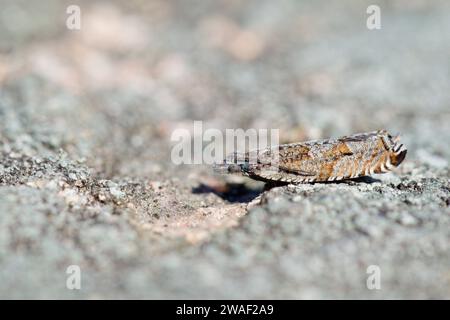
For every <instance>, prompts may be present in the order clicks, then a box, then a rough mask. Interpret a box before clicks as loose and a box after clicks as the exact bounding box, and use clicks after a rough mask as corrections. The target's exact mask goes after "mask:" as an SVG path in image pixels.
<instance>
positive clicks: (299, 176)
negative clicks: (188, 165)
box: [215, 130, 407, 183]
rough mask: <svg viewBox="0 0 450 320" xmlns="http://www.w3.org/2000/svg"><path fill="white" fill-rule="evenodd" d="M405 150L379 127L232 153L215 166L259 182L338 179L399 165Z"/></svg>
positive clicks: (397, 137)
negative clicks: (339, 136) (356, 132)
mask: <svg viewBox="0 0 450 320" xmlns="http://www.w3.org/2000/svg"><path fill="white" fill-rule="evenodd" d="M406 152H407V150H406V148H404V146H403V144H400V137H399V136H395V137H393V136H392V135H390V134H389V133H388V132H387V131H386V130H379V131H373V132H367V133H358V134H353V135H350V136H344V137H341V138H337V139H325V140H314V141H307V142H298V143H291V144H284V145H279V146H276V147H270V148H267V149H262V150H254V151H249V152H246V153H232V154H231V155H229V156H227V158H226V159H225V160H224V161H223V163H220V164H216V165H215V169H216V171H219V172H225V173H241V174H243V175H246V176H248V177H250V178H253V179H255V180H262V181H280V182H287V183H308V182H326V181H339V180H344V179H353V178H358V177H363V176H370V175H372V174H374V173H385V172H389V171H391V170H392V169H394V168H395V167H397V166H398V165H400V163H401V162H402V161H403V160H404V159H405V156H406Z"/></svg>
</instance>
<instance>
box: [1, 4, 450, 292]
mask: <svg viewBox="0 0 450 320" xmlns="http://www.w3.org/2000/svg"><path fill="white" fill-rule="evenodd" d="M371 4H376V5H378V6H380V8H381V29H379V30H369V29H368V28H367V27H366V20H367V18H368V16H369V15H368V14H367V13H366V9H367V7H368V6H369V5H371ZM69 5H78V6H79V7H80V9H81V29H80V30H69V29H68V28H67V27H66V20H67V18H68V17H69V14H67V13H66V9H67V7H68V6H69ZM449 56H450V3H448V1H432V2H430V1H425V0H423V1H422V0H408V1H406V0H396V1H377V2H376V3H374V1H356V0H355V1H350V0H346V1H294V0H282V1H265V0H264V1H238V0H216V1H203V0H202V1H200V0H199V1H181V0H180V1H165V0H164V1H163V0H152V1H137V0H136V1H133V0H130V1H126V2H125V1H51V0H43V1H21V0H19V1H8V0H1V1H0V152H1V153H0V154H1V157H2V158H1V161H0V214H1V217H0V228H1V230H0V234H1V236H0V253H1V258H0V283H2V286H1V289H0V296H1V297H3V298H11V297H13V298H14V297H27V298H49V297H51V298H55V297H56V298H60V297H63V298H352V297H357V298H360V297H367V298H372V297H374V298H386V297H391V298H392V297H393V298H405V297H413V298H417V297H419V298H420V297H422V298H423V297H447V298H448V297H449V296H450V295H449V292H450V285H449V281H450V267H449V266H450V256H449V254H448V252H449V250H448V249H449V248H448V243H449V241H448V240H449V233H448V230H449V229H448V226H449V225H450V224H449V213H450V212H449V210H448V204H449V203H450V201H449V193H450V187H449V166H448V161H449V160H450V151H449V148H448V145H449V142H450V126H448V123H449V121H450V90H449V88H450V59H449ZM194 120H202V121H203V122H204V127H205V128H218V129H221V130H224V129H226V128H243V129H248V128H256V129H258V128H269V129H270V128H272V129H279V130H280V139H281V142H282V143H287V142H297V141H302V140H308V139H318V138H328V137H332V136H333V137H337V136H341V135H347V134H352V133H356V132H365V131H372V130H378V129H388V130H389V131H390V132H392V133H401V134H402V139H403V141H404V143H405V144H406V146H407V147H408V157H407V161H405V163H404V165H402V167H401V168H400V170H399V171H398V172H397V173H394V174H392V175H388V177H387V178H383V179H386V180H382V182H381V183H376V184H375V185H364V186H351V185H350V186H347V185H335V186H332V187H330V188H331V189H325V187H324V186H323V185H322V186H306V187H304V188H306V189H301V190H300V191H299V190H297V189H296V190H291V189H282V190H281V191H274V192H272V193H269V194H267V197H266V198H267V199H269V200H267V199H266V200H265V202H262V203H259V204H257V205H256V208H253V207H252V209H251V210H250V208H248V203H249V202H250V201H251V200H252V199H257V198H255V197H256V196H257V195H259V194H260V193H261V188H262V186H261V184H257V183H254V182H252V181H248V180H245V179H240V178H238V180H236V179H237V178H229V177H217V176H214V175H213V173H212V172H211V170H210V168H208V167H203V166H189V165H185V166H175V165H174V164H173V163H172V162H171V160H170V150H171V141H170V136H171V134H172V132H173V130H175V129H178V128H185V129H188V130H190V131H192V130H193V121H194ZM402 177H406V178H402ZM230 179H231V180H230ZM405 179H406V180H405ZM383 183H386V184H388V186H389V187H388V189H386V190H387V191H383V190H384V189H382V187H381V186H382V185H383ZM230 185H231V186H232V187H230ZM301 188H303V187H301ZM334 188H335V189H334ZM377 188H378V189H377ZM277 192H279V193H277ZM334 192H335V193H336V196H335V197H333V195H330V194H333V193H334ZM264 195H265V194H264ZM327 196H328V197H332V198H327ZM299 197H300V198H299ZM248 210H250V211H248ZM252 210H253V211H252ZM308 212H310V213H311V212H312V213H311V215H308ZM314 212H315V213H314ZM405 217H406V218H405ZM369 226H370V227H369ZM373 228H375V229H376V230H375V229H373ZM374 230H375V231H374ZM419 238H420V239H422V240H421V242H416V241H418V239H419ZM411 242H412V244H411ZM337 243H339V245H337ZM407 248H409V249H411V250H412V251H411V252H409V251H408V250H409V249H407ZM405 250H406V251H405ZM72 264H76V265H80V267H81V270H82V275H83V289H82V290H74V291H71V290H68V289H67V288H66V287H65V279H66V273H65V270H66V267H67V266H68V265H72ZM369 264H380V265H383V266H384V269H383V268H382V270H383V271H382V272H384V275H385V279H386V283H387V285H386V286H385V287H384V288H387V289H386V290H384V291H383V290H381V291H379V292H374V291H370V290H368V289H367V288H366V286H365V283H366V282H365V279H366V273H365V270H366V269H365V268H366V267H367V265H369ZM429 264H431V265H429Z"/></svg>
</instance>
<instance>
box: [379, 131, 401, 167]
mask: <svg viewBox="0 0 450 320" xmlns="http://www.w3.org/2000/svg"><path fill="white" fill-rule="evenodd" d="M379 135H380V139H381V141H382V142H383V145H384V147H385V149H386V150H387V151H388V152H389V158H390V162H391V164H393V165H394V166H396V167H397V166H398V165H399V164H400V163H402V161H403V160H404V159H405V157H406V153H407V150H406V148H405V146H404V145H403V144H401V143H400V135H399V134H397V135H395V136H392V135H391V134H390V133H388V132H387V131H386V130H381V131H380V132H379Z"/></svg>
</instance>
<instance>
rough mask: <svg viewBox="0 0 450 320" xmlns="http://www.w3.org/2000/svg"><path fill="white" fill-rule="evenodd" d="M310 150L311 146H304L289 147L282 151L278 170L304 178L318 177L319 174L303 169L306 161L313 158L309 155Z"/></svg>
mask: <svg viewBox="0 0 450 320" xmlns="http://www.w3.org/2000/svg"><path fill="white" fill-rule="evenodd" d="M309 150H310V147H309V146H307V145H302V144H297V145H289V146H287V147H285V148H284V149H282V150H280V159H279V164H278V168H279V169H280V170H282V171H285V172H289V173H295V174H296V175H300V176H304V177H312V176H316V175H317V172H315V171H312V170H305V168H302V164H303V163H304V161H305V160H307V159H310V158H311V156H310V155H309Z"/></svg>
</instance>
